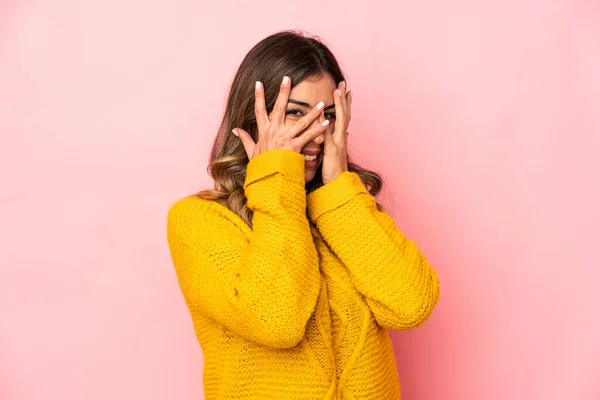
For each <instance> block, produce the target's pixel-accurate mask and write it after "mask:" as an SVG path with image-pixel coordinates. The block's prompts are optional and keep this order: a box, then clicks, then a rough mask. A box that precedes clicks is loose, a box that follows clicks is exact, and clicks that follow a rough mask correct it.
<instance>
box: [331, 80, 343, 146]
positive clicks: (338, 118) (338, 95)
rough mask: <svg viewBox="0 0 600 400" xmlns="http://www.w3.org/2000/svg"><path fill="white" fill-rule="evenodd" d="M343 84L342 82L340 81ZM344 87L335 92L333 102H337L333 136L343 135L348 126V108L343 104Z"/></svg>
mask: <svg viewBox="0 0 600 400" xmlns="http://www.w3.org/2000/svg"><path fill="white" fill-rule="evenodd" d="M340 86H341V83H340ZM344 97H345V96H344V95H343V94H342V89H339V88H338V89H336V90H335V92H334V94H333V102H334V104H335V129H334V132H333V138H337V137H338V136H341V134H342V133H343V131H344V130H345V127H346V110H345V107H344V105H343V100H342V99H343V98H344Z"/></svg>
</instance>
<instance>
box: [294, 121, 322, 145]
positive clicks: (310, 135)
mask: <svg viewBox="0 0 600 400" xmlns="http://www.w3.org/2000/svg"><path fill="white" fill-rule="evenodd" d="M327 126H329V120H328V119H326V120H325V121H323V122H321V123H320V124H319V125H318V126H316V127H314V128H310V129H307V130H306V131H304V132H303V133H302V134H301V135H300V136H298V137H297V138H295V139H293V140H296V141H298V142H299V145H300V147H304V146H305V145H306V144H307V143H308V142H310V141H311V140H313V139H314V138H316V137H317V136H319V135H321V134H322V133H323V132H324V131H326V130H327Z"/></svg>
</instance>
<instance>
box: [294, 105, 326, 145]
mask: <svg viewBox="0 0 600 400" xmlns="http://www.w3.org/2000/svg"><path fill="white" fill-rule="evenodd" d="M323 108H325V103H323V102H322V101H320V102H319V103H318V104H317V105H316V106H314V107H313V109H312V110H310V111H309V112H308V114H306V115H305V116H304V117H302V118H300V119H299V120H298V121H296V123H295V124H294V126H292V127H291V128H290V129H289V130H288V131H287V133H286V134H285V136H286V137H288V138H290V139H293V138H295V137H296V136H298V134H300V133H301V132H302V131H304V130H305V129H306V128H308V127H309V126H310V124H312V122H313V121H314V120H315V119H317V118H319V116H320V115H321V114H322V113H323ZM325 126H327V125H325Z"/></svg>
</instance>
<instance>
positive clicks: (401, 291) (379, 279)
mask: <svg viewBox="0 0 600 400" xmlns="http://www.w3.org/2000/svg"><path fill="white" fill-rule="evenodd" d="M308 211H309V217H310V219H311V220H312V221H314V222H315V224H316V226H317V228H318V229H319V232H320V233H321V235H322V236H323V238H324V239H325V241H326V242H327V244H328V245H329V246H330V247H331V249H332V250H333V252H334V253H335V254H336V255H337V256H338V257H339V258H340V260H341V261H342V262H343V263H344V265H345V266H346V268H347V269H348V272H349V274H350V277H351V279H352V282H353V284H354V286H355V287H356V289H357V290H358V291H359V292H360V293H361V294H362V295H363V296H364V297H365V300H366V302H367V304H368V306H369V308H370V309H371V311H372V313H373V315H374V317H375V319H376V320H377V322H378V323H379V324H380V325H381V326H382V327H384V328H387V329H395V330H408V329H412V328H416V327H418V326H419V325H421V324H422V323H424V322H425V321H426V320H427V318H428V317H429V315H430V314H431V312H432V311H433V308H434V307H435V305H436V303H437V301H438V299H439V281H438V278H437V275H436V273H435V271H434V270H433V269H432V268H431V266H430V265H429V263H428V262H427V260H426V259H425V257H424V256H423V255H422V254H421V253H420V252H419V250H418V249H417V246H416V245H415V244H414V243H413V242H411V241H409V240H408V239H406V238H405V237H404V235H403V234H402V232H400V230H398V228H397V227H396V225H395V223H394V221H393V220H392V218H391V217H390V216H389V215H387V214H386V213H384V212H380V211H378V210H377V207H376V202H375V199H374V198H373V196H371V195H370V194H369V193H368V191H367V190H366V188H365V187H364V185H363V183H362V181H361V180H360V177H359V176H358V175H357V174H354V173H351V172H347V171H346V172H343V173H342V174H340V175H339V176H338V177H337V178H336V179H335V180H333V181H332V182H330V183H328V184H326V185H324V186H322V187H320V188H319V189H317V190H315V191H314V192H312V193H310V194H309V195H308Z"/></svg>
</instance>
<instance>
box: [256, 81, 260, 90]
mask: <svg viewBox="0 0 600 400" xmlns="http://www.w3.org/2000/svg"><path fill="white" fill-rule="evenodd" d="M258 89H260V82H259V81H256V90H258Z"/></svg>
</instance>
